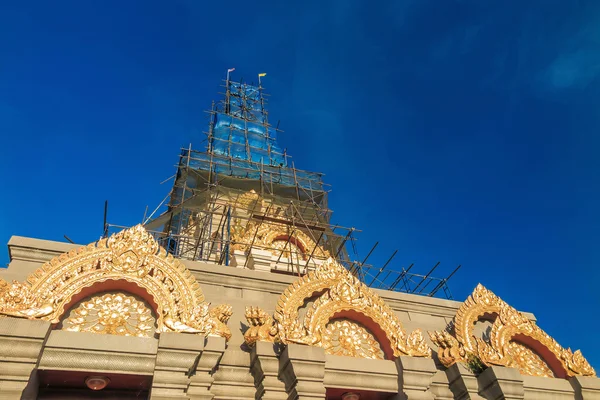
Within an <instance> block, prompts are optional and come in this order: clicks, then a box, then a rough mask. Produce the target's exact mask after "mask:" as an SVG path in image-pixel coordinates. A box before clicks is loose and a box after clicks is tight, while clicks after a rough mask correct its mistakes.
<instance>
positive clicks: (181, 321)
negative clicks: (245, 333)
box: [0, 225, 231, 339]
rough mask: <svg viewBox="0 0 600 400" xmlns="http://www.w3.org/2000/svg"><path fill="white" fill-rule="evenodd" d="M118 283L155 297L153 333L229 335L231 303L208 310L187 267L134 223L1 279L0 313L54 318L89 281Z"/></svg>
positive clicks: (90, 284)
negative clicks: (24, 273)
mask: <svg viewBox="0 0 600 400" xmlns="http://www.w3.org/2000/svg"><path fill="white" fill-rule="evenodd" d="M107 281H117V282H119V281H121V282H123V281H124V282H127V283H129V284H133V285H136V286H138V287H140V288H142V289H144V290H145V291H146V292H147V293H148V294H149V295H150V296H151V297H152V299H153V300H154V303H155V304H156V307H157V310H156V313H157V321H156V322H157V327H158V328H157V332H166V331H174V332H187V333H200V334H205V335H216V336H223V337H225V338H227V339H229V337H231V332H230V330H229V328H228V327H227V325H226V323H227V321H228V319H229V317H230V316H231V306H228V305H221V306H219V307H216V308H214V309H212V310H209V303H206V302H205V301H204V295H203V294H202V290H201V289H200V285H199V284H198V283H197V282H196V280H195V279H194V277H193V276H192V274H191V273H190V271H189V270H188V269H187V268H186V267H185V266H184V265H183V264H182V263H181V262H180V261H179V260H177V259H174V258H173V256H171V255H170V254H167V252H166V251H165V250H164V249H163V248H162V247H160V246H159V245H158V243H157V242H156V241H155V240H154V238H153V237H152V236H151V235H150V234H149V233H148V232H147V231H146V230H145V229H144V227H143V226H141V225H137V226H135V227H133V228H129V229H125V230H123V231H121V232H119V233H117V234H115V235H112V236H111V237H110V238H108V239H101V240H99V241H98V242H96V243H92V244H89V245H87V246H84V247H80V248H78V249H74V250H71V251H69V252H68V253H63V254H61V255H60V256H58V257H55V258H53V259H52V260H50V261H49V262H47V263H45V264H44V265H43V266H42V267H41V268H39V269H37V270H36V271H35V272H34V273H32V274H31V275H29V277H28V278H27V281H26V282H24V283H20V282H17V281H14V282H13V283H12V284H10V283H8V282H6V281H5V280H3V279H1V278H0V315H8V316H13V317H21V318H30V319H43V320H46V321H50V322H52V323H54V324H56V323H58V322H59V319H60V317H61V316H62V315H63V314H64V312H65V307H66V306H67V305H69V303H70V302H71V300H72V299H73V296H75V295H77V294H79V293H80V292H81V291H82V290H84V289H86V288H90V287H92V286H93V285H96V284H100V283H104V282H107Z"/></svg>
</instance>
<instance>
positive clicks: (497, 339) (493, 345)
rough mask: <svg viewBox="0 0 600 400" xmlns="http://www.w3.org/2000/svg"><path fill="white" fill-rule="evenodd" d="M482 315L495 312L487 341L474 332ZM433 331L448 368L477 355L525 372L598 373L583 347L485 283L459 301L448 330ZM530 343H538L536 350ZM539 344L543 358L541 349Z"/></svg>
mask: <svg viewBox="0 0 600 400" xmlns="http://www.w3.org/2000/svg"><path fill="white" fill-rule="evenodd" d="M484 317H485V318H489V317H495V319H494V322H493V324H492V326H491V331H490V332H489V336H488V338H487V339H486V340H484V339H482V338H478V337H476V336H475V335H474V333H473V331H474V328H475V323H476V322H477V321H479V320H480V319H482V318H484ZM429 336H430V338H431V340H432V341H433V342H434V343H435V344H436V345H437V346H438V358H439V360H440V362H442V364H444V365H445V366H446V367H449V366H451V365H452V364H454V363H456V362H468V361H469V359H470V358H472V357H476V358H478V359H479V360H480V361H481V362H482V363H483V364H485V365H486V366H491V365H500V366H506V367H513V368H517V369H519V371H520V372H521V373H522V374H524V375H533V376H544V377H555V376H557V377H571V376H575V375H585V376H595V375H596V373H595V371H594V369H593V368H592V367H591V365H590V364H589V363H588V362H587V360H586V359H585V358H584V357H583V355H582V354H581V351H579V350H577V351H575V352H572V351H571V349H565V348H563V347H562V346H560V345H559V344H558V343H557V342H556V340H554V339H553V338H552V337H550V336H549V335H548V334H547V333H546V332H544V331H543V330H542V329H540V328H539V327H538V326H537V324H536V323H535V322H533V321H531V320H530V319H529V318H527V317H526V316H525V315H523V314H522V313H520V312H519V311H517V310H516V309H514V308H513V307H511V306H510V305H508V304H507V303H506V302H504V301H503V300H502V299H500V298H499V297H498V296H496V295H495V294H494V293H492V292H491V291H490V290H488V289H486V288H485V287H484V286H483V285H481V284H479V285H477V287H476V288H475V290H474V291H473V293H472V294H471V295H470V296H469V297H468V298H467V300H466V301H465V302H464V303H463V304H462V305H461V307H460V308H459V310H458V312H457V313H456V316H455V317H454V322H453V325H452V326H451V327H449V328H448V329H447V330H445V331H440V332H429ZM528 344H534V346H535V347H536V349H535V350H534V349H533V348H532V347H530V346H529V345H528ZM540 349H541V350H542V352H543V354H544V357H542V356H541V355H540V354H539V353H538V352H539V351H540ZM536 350H538V351H536ZM550 364H552V366H554V368H551V365H550ZM553 370H554V371H553Z"/></svg>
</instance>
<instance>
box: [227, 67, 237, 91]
mask: <svg viewBox="0 0 600 400" xmlns="http://www.w3.org/2000/svg"><path fill="white" fill-rule="evenodd" d="M233 71H235V68H228V69H227V83H226V86H227V87H229V73H231V72H233Z"/></svg>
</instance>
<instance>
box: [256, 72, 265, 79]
mask: <svg viewBox="0 0 600 400" xmlns="http://www.w3.org/2000/svg"><path fill="white" fill-rule="evenodd" d="M263 76H267V73H266V72H261V73H260V74H258V77H259V78H261V77H263Z"/></svg>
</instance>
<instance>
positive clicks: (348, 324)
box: [323, 319, 385, 360]
mask: <svg viewBox="0 0 600 400" xmlns="http://www.w3.org/2000/svg"><path fill="white" fill-rule="evenodd" d="M323 348H324V349H325V353H327V354H333V355H336V356H348V357H357V358H372V359H375V360H384V359H385V355H384V353H383V350H381V344H379V342H378V341H377V340H376V339H375V337H374V336H373V335H372V334H371V333H370V332H369V331H368V330H367V329H366V328H365V327H363V326H361V325H359V324H357V323H355V322H353V321H349V320H339V319H338V320H335V321H332V322H330V323H329V324H328V325H327V327H326V329H325V332H324V333H323Z"/></svg>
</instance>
